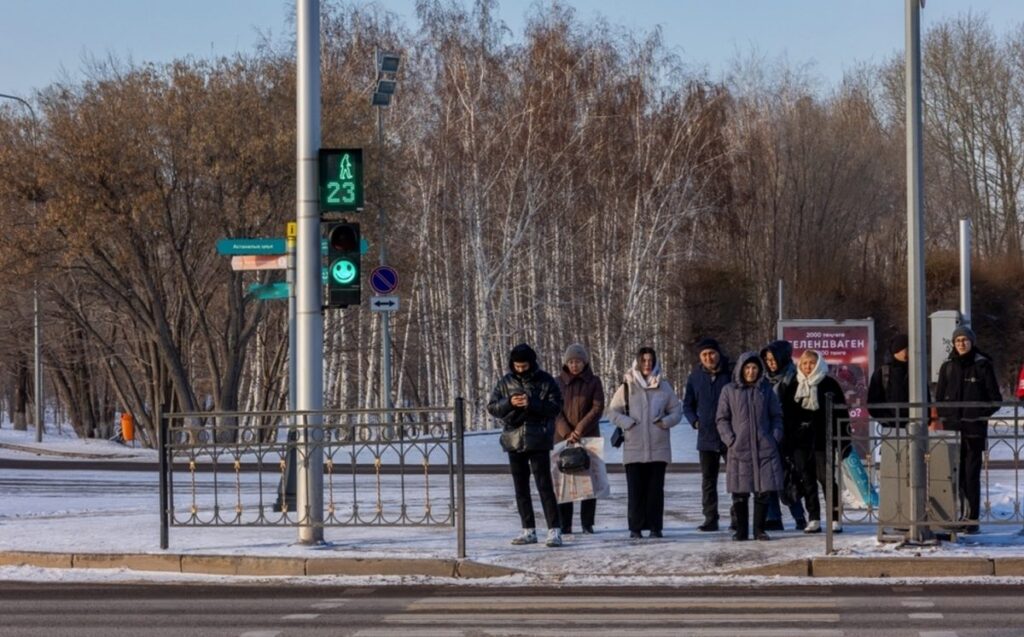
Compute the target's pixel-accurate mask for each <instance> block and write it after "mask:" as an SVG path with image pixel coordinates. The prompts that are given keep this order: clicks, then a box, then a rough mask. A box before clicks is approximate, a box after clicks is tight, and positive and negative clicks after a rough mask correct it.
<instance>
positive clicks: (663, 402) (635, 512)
mask: <svg viewBox="0 0 1024 637" xmlns="http://www.w3.org/2000/svg"><path fill="white" fill-rule="evenodd" d="M627 392H628V405H627ZM682 417H683V412H682V408H681V405H680V403H679V397H678V396H676V393H675V391H674V390H673V389H672V385H671V384H669V382H668V381H667V380H665V379H663V378H662V377H661V366H660V365H659V364H658V358H657V355H656V354H655V352H654V350H653V349H651V348H650V347H641V348H640V349H639V350H638V351H637V354H636V360H635V361H634V363H633V366H632V367H631V368H630V369H629V371H627V372H626V376H625V378H624V379H623V382H622V384H621V385H619V387H618V389H616V390H615V395H614V396H612V401H611V403H610V404H609V405H608V419H609V420H611V422H612V424H614V425H615V426H617V427H621V428H622V431H623V433H624V434H625V437H626V441H625V443H624V444H623V447H622V464H623V465H624V466H625V468H626V494H627V495H626V499H627V509H628V524H629V537H630V539H634V540H635V539H640V538H641V537H643V536H642V535H641V531H642V530H643V529H645V528H646V529H650V537H654V538H657V537H662V530H663V521H664V514H665V468H666V467H667V466H668V463H669V462H671V460H672V440H671V437H670V435H669V429H671V428H672V427H675V426H676V425H677V424H679V421H680V420H682Z"/></svg>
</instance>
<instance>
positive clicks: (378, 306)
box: [370, 296, 398, 312]
mask: <svg viewBox="0 0 1024 637" xmlns="http://www.w3.org/2000/svg"><path fill="white" fill-rule="evenodd" d="M370 311H372V312H397V311H398V297H397V296H371V297H370Z"/></svg>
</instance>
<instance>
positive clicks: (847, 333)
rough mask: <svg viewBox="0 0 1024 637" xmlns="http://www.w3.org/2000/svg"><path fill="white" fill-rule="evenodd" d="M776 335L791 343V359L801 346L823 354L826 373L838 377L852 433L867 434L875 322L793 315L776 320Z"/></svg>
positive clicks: (802, 348) (873, 366)
mask: <svg viewBox="0 0 1024 637" xmlns="http://www.w3.org/2000/svg"><path fill="white" fill-rule="evenodd" d="M778 334H779V338H782V339H785V340H787V341H789V342H790V343H792V344H793V362H794V363H795V362H796V361H797V359H798V358H800V354H802V353H803V352H804V350H808V349H816V350H818V351H819V352H821V353H822V354H824V355H825V361H826V362H827V363H828V367H829V369H828V373H829V376H831V377H833V378H835V379H836V380H837V381H839V386H840V387H842V388H843V394H844V395H845V398H846V404H847V405H848V406H849V409H850V427H851V429H852V432H853V435H854V437H855V438H856V437H859V436H866V435H868V432H869V431H870V429H869V422H868V411H867V407H866V405H867V402H868V382H869V380H870V379H871V373H872V372H874V370H875V322H874V321H872V320H870V319H868V320H862V321H834V320H831V319H795V320H790V321H779V327H778Z"/></svg>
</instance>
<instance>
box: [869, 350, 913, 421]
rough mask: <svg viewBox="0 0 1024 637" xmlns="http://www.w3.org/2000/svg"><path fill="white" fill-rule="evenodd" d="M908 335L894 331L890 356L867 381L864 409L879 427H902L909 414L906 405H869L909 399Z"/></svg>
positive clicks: (904, 401)
mask: <svg viewBox="0 0 1024 637" xmlns="http://www.w3.org/2000/svg"><path fill="white" fill-rule="evenodd" d="M909 347H910V339H909V338H908V337H907V335H906V334H897V335H896V336H894V337H893V339H892V342H890V343H889V356H890V360H888V361H886V362H885V364H884V365H880V366H879V367H878V369H876V370H875V373H874V374H872V375H871V382H870V383H869V384H868V413H869V414H871V417H872V418H876V419H877V420H878V424H880V425H882V426H883V427H906V426H907V419H908V418H909V416H910V414H909V411H908V410H907V409H903V408H888V407H872V405H875V404H879V403H906V402H910V368H909V367H908V364H907V361H908V358H909V354H908V352H909V349H908V348H909Z"/></svg>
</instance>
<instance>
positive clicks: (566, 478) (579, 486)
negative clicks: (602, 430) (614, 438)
mask: <svg viewBox="0 0 1024 637" xmlns="http://www.w3.org/2000/svg"><path fill="white" fill-rule="evenodd" d="M566 444H567V443H566V442H565V441H562V442H560V443H558V444H557V445H555V448H554V449H552V450H551V480H552V482H553V483H554V486H555V497H556V498H557V499H558V502H559V503H564V502H580V501H582V500H594V499H600V498H607V497H609V496H610V495H611V486H610V485H609V484H608V469H607V468H606V467H605V464H604V438H602V437H600V436H595V437H593V438H580V442H579V444H580V446H581V447H583V448H584V449H586V450H587V453H588V454H589V455H590V469H589V470H587V472H586V473H578V474H569V473H562V472H561V471H559V470H558V454H559V453H561V451H562V449H565V446H566Z"/></svg>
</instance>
